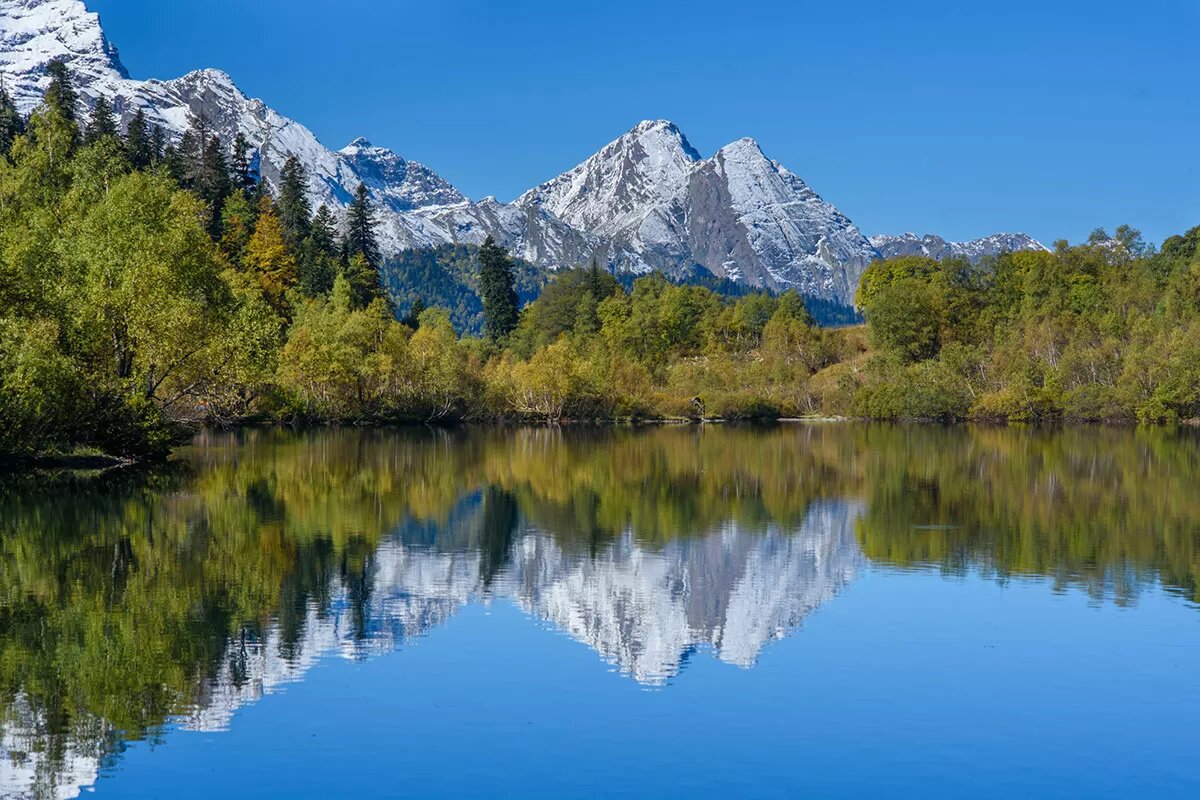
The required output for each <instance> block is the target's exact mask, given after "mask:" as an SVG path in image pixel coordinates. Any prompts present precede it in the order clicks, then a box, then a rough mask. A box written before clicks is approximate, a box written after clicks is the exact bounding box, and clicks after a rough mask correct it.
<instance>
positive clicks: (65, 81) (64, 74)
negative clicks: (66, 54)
mask: <svg viewBox="0 0 1200 800" xmlns="http://www.w3.org/2000/svg"><path fill="white" fill-rule="evenodd" d="M46 74H47V75H49V76H50V85H49V86H48V87H47V88H46V105H48V106H50V107H51V108H55V109H57V110H58V112H59V113H60V114H62V116H63V118H64V119H66V120H67V121H69V122H72V123H74V124H75V125H76V127H78V125H79V116H78V113H77V111H76V107H77V106H78V105H79V95H77V94H76V93H75V87H74V86H73V85H72V83H71V73H70V71H68V70H67V64H66V62H65V61H62V60H61V59H57V58H56V59H54V60H53V61H51V62H50V63H49V64H47V65H46Z"/></svg>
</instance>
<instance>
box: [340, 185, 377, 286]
mask: <svg viewBox="0 0 1200 800" xmlns="http://www.w3.org/2000/svg"><path fill="white" fill-rule="evenodd" d="M355 255H361V256H362V257H363V259H365V260H366V262H367V265H368V266H369V267H371V268H372V269H374V270H378V269H379V267H380V261H381V260H382V259H381V257H380V253H379V240H378V239H377V238H376V236H375V204H374V203H373V202H372V201H371V195H370V193H369V192H368V190H367V186H366V184H364V183H360V184H359V185H358V191H357V192H356V193H355V195H354V201H353V202H352V203H350V208H349V210H348V211H347V212H346V257H347V258H352V257H354V256H355Z"/></svg>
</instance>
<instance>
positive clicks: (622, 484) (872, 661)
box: [0, 423, 1200, 798]
mask: <svg viewBox="0 0 1200 800" xmlns="http://www.w3.org/2000/svg"><path fill="white" fill-rule="evenodd" d="M1198 476H1200V436H1197V434H1196V432H1194V431H1188V430H1184V431H1178V432H1173V431H1167V430H1117V429H1103V428H1072V429H1066V430H1026V429H1015V428H1014V429H990V428H968V427H958V428H943V427H935V426H916V425H914V426H902V425H890V426H885V425H868V424H849V423H848V424H789V425H780V426H776V427H763V428H757V427H734V426H716V425H710V426H679V427H652V428H645V429H635V428H628V429H625V428H596V429H588V428H564V429H496V428H481V429H472V428H463V429H456V430H434V429H412V430H393V431H360V430H339V431H318V432H309V433H292V432H283V431H255V430H251V431H241V432H234V433H206V434H204V435H202V436H200V437H199V438H197V439H196V440H195V442H194V443H193V444H192V445H190V446H188V447H186V448H183V449H182V450H180V451H179V453H178V455H177V458H176V459H175V460H174V462H173V463H172V464H171V465H169V466H168V467H167V468H160V469H154V470H140V471H139V470H132V471H121V472H112V473H106V474H97V475H78V474H74V475H64V474H59V475H54V474H45V475H38V476H32V477H30V476H7V477H0V706H2V707H3V710H2V712H0V750H3V751H4V752H3V753H0V796H5V797H25V796H31V797H74V796H77V795H80V794H88V793H92V792H94V793H95V795H97V796H100V797H120V798H141V797H146V798H149V797H171V798H193V797H195V798H208V797H240V796H247V797H260V798H261V797H289V798H302V797H333V796H337V797H356V798H374V797H420V798H425V797H441V796H476V797H575V796H581V797H591V796H606V797H643V796H653V797H685V796H686V797H708V796H712V797H739V798H741V797H782V796H787V797H791V796H800V795H808V796H816V797H878V796H888V797H907V796H913V797H963V796H972V797H1004V798H1012V797H1028V796H1046V797H1055V798H1062V797H1081V798H1084V797H1086V798H1097V797H1114V798H1115V797H1148V796H1195V795H1196V794H1197V793H1200V758H1197V755H1198V753H1200V731H1198V728H1197V723H1196V721H1197V720H1198V719H1200V680H1198V678H1200V605H1198V600H1200V491H1198V490H1197V486H1198V483H1197V478H1198Z"/></svg>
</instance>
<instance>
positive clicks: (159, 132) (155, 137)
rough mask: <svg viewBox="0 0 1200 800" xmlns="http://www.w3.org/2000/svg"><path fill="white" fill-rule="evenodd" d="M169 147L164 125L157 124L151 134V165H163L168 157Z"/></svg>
mask: <svg viewBox="0 0 1200 800" xmlns="http://www.w3.org/2000/svg"><path fill="white" fill-rule="evenodd" d="M167 147H168V145H167V132H166V131H164V130H163V126H162V125H159V124H157V123H155V125H154V129H153V130H152V131H151V132H150V163H151V164H153V165H154V166H158V165H159V164H161V163H162V161H163V158H164V157H165V156H166V152H167Z"/></svg>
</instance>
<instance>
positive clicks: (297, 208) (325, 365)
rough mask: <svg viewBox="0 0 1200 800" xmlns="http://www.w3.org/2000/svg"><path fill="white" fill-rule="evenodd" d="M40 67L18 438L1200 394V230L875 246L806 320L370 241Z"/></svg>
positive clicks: (5, 134)
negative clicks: (830, 312) (840, 293)
mask: <svg viewBox="0 0 1200 800" xmlns="http://www.w3.org/2000/svg"><path fill="white" fill-rule="evenodd" d="M50 73H51V75H52V81H51V83H50V86H49V88H48V90H47V92H46V96H45V99H44V102H43V103H42V104H41V105H40V106H39V107H38V108H37V109H36V110H35V111H34V112H33V113H32V114H31V115H30V116H29V117H28V118H24V117H22V116H21V115H20V114H19V113H17V110H16V109H15V107H14V105H13V103H12V101H11V99H10V98H9V97H8V96H7V95H6V94H4V93H3V91H2V90H0V454H3V455H4V456H6V457H8V458H14V457H15V458H24V457H29V456H34V455H41V454H55V453H86V452H96V453H104V454H110V455H113V456H118V457H122V458H127V459H132V460H138V459H147V458H156V457H161V456H163V455H165V454H166V453H168V452H169V451H170V448H171V447H173V446H174V445H176V444H177V443H179V442H181V441H184V440H185V439H186V438H187V436H188V435H189V434H190V433H191V432H194V431H195V430H196V429H197V428H199V427H201V426H203V425H217V426H227V425H235V424H245V423H286V424H300V425H306V424H355V425H378V424H391V423H403V422H423V423H450V422H458V421H470V420H518V421H543V422H560V421H566V420H666V419H674V420H703V419H707V420H713V419H725V420H731V419H779V418H791V417H801V416H853V417H864V418H872V419H908V418H912V419H925V420H941V421H955V420H988V421H996V422H1049V421H1102V422H1122V423H1134V422H1137V423H1177V422H1181V421H1189V420H1193V419H1195V418H1197V417H1200V256H1198V254H1197V248H1198V246H1200V228H1194V229H1192V230H1190V231H1188V232H1186V233H1185V234H1182V235H1179V236H1174V237H1171V238H1169V239H1168V240H1167V241H1165V242H1164V243H1163V244H1162V246H1161V247H1160V248H1155V247H1152V246H1150V245H1147V244H1146V243H1145V242H1143V240H1142V238H1141V236H1140V235H1139V234H1138V232H1137V231H1135V230H1132V229H1130V228H1128V227H1121V228H1119V229H1117V231H1116V232H1115V233H1114V235H1112V236H1109V235H1108V234H1107V233H1105V232H1104V231H1102V230H1097V231H1096V232H1094V233H1093V234H1092V236H1091V237H1090V238H1089V239H1088V241H1087V242H1085V243H1083V244H1080V245H1076V246H1069V245H1068V244H1067V243H1065V242H1060V243H1057V244H1056V245H1055V247H1054V249H1053V251H1052V252H1021V253H1012V254H1005V255H1001V256H999V257H995V258H990V259H986V260H984V261H982V262H980V263H977V264H971V263H969V262H966V261H956V260H946V261H941V262H937V261H933V260H930V259H923V258H911V257H908V258H899V259H893V260H890V261H882V262H877V263H875V264H873V265H872V266H871V267H870V268H869V269H868V270H867V271H866V273H865V274H864V276H863V279H862V282H861V285H860V288H859V293H858V296H857V306H858V308H859V310H860V311H861V313H862V314H863V315H864V317H865V320H866V323H865V325H849V326H846V327H836V328H835V327H821V326H819V325H818V324H816V321H815V320H814V317H813V314H812V313H811V310H812V308H813V301H812V299H810V298H804V297H801V296H800V295H798V294H796V293H795V292H783V293H780V294H776V293H771V292H758V291H755V292H749V293H743V294H740V295H739V296H731V295H730V294H728V293H724V292H722V291H721V290H720V289H721V287H719V286H715V285H714V286H709V285H697V284H702V283H703V282H696V281H693V282H691V285H686V284H685V285H679V284H677V283H673V282H671V281H669V280H667V279H666V278H665V277H663V276H662V275H657V274H654V275H649V276H645V277H641V278H638V279H636V280H633V281H629V280H622V279H619V278H618V277H617V276H614V275H612V274H610V273H608V272H607V271H606V270H604V269H603V268H601V267H599V266H597V265H595V264H591V265H580V266H579V268H577V269H572V270H563V271H560V272H558V273H556V274H554V275H553V276H552V277H551V279H550V280H549V281H548V282H547V283H546V284H545V285H544V286H541V285H540V280H539V279H538V278H537V276H535V275H534V274H533V273H532V271H531V269H530V268H529V267H528V265H523V264H522V263H520V262H518V261H517V260H516V259H513V258H512V257H511V256H510V255H509V254H508V253H507V252H505V250H504V249H503V248H502V247H500V246H499V245H497V244H496V243H495V242H494V241H492V240H490V239H489V240H488V241H487V242H485V243H484V244H483V246H482V247H479V248H466V247H463V246H458V245H452V246H448V247H447V248H445V250H446V252H445V253H442V254H440V255H439V254H437V253H435V254H433V255H432V256H428V255H420V254H415V255H411V254H410V255H409V256H407V257H401V258H399V259H392V260H391V261H386V260H385V259H384V258H383V255H382V253H381V251H380V246H379V243H378V240H377V238H376V232H375V216H374V215H375V210H374V208H373V206H372V200H371V197H370V195H369V193H368V192H367V190H366V188H365V187H361V188H360V190H359V192H358V194H357V196H356V197H355V199H354V202H353V203H352V204H351V206H350V207H349V209H348V210H347V212H346V214H345V218H344V219H341V218H339V217H338V216H337V215H336V214H335V212H334V211H332V210H331V209H329V208H326V207H321V208H317V209H312V208H311V207H310V205H309V201H308V199H307V198H308V191H307V185H308V180H309V179H308V176H306V175H305V174H304V169H303V167H302V165H301V163H300V161H299V160H298V159H297V158H294V157H293V158H291V159H289V160H288V162H287V165H286V166H285V168H284V170H283V174H282V175H281V176H280V179H279V180H278V181H277V182H276V183H277V184H278V188H277V191H275V192H274V193H272V192H271V191H268V188H267V184H266V182H265V181H263V180H261V179H260V177H259V176H258V175H257V174H256V172H255V168H254V159H253V158H252V155H251V147H250V145H249V143H248V142H246V141H245V140H244V139H243V138H241V137H238V138H236V139H235V140H234V141H228V142H227V141H223V140H222V139H221V137H220V136H219V135H217V134H216V133H215V132H214V131H212V130H211V129H210V128H209V126H208V124H207V123H206V121H205V120H204V119H203V118H195V119H193V120H192V122H191V127H190V129H189V130H188V132H187V133H186V134H185V135H184V136H183V137H182V138H181V139H179V140H178V141H175V140H171V139H170V138H169V137H168V136H167V135H166V134H165V133H164V131H163V130H162V129H160V128H157V127H154V126H151V125H148V124H147V121H146V118H145V116H144V115H143V114H141V113H138V114H137V115H136V116H134V117H133V118H132V120H131V121H130V122H128V124H126V125H124V126H121V125H120V124H119V123H118V120H117V116H116V114H115V113H114V111H113V109H112V108H111V106H110V105H109V104H108V103H107V102H106V101H105V100H104V99H103V98H101V99H100V100H98V101H97V102H96V103H95V105H94V107H93V108H91V109H87V110H85V109H84V108H83V103H82V102H81V101H80V100H79V98H78V97H77V96H76V94H75V91H74V89H73V88H72V85H71V81H70V76H69V74H68V73H67V71H66V69H65V67H63V66H62V65H61V64H57V63H56V64H53V65H51V68H50ZM122 127H123V128H124V129H122ZM430 259H432V260H430ZM462 287H466V288H469V289H470V291H471V292H473V293H474V295H475V296H477V297H478V301H477V302H476V301H474V300H471V299H468V300H464V299H463V297H464V295H463V294H462ZM456 292H457V294H456ZM535 297H536V299H534V298H535ZM823 316H824V315H823ZM846 321H850V320H846Z"/></svg>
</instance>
